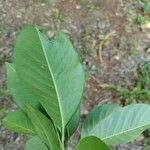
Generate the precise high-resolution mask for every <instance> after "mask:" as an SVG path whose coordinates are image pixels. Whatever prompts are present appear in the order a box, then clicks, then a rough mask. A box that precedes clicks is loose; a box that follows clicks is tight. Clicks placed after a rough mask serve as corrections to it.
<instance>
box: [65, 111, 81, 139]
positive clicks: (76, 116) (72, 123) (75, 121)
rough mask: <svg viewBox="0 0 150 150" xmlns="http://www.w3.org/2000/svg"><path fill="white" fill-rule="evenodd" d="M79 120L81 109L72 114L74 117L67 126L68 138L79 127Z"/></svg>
mask: <svg viewBox="0 0 150 150" xmlns="http://www.w3.org/2000/svg"><path fill="white" fill-rule="evenodd" d="M79 121H80V109H78V110H77V111H76V113H75V114H74V115H73V116H72V118H71V119H70V121H69V122H68V124H67V127H66V134H67V138H70V137H71V135H72V134H73V133H74V132H75V130H76V129H77V128H78V125H79Z"/></svg>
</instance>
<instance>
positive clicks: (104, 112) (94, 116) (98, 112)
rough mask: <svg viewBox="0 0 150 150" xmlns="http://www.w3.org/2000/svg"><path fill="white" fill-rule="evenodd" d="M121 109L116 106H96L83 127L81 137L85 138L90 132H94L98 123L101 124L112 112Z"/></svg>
mask: <svg viewBox="0 0 150 150" xmlns="http://www.w3.org/2000/svg"><path fill="white" fill-rule="evenodd" d="M119 109H121V107H119V106H118V105H116V104H102V105H99V106H96V107H95V108H94V109H93V110H92V111H91V112H90V113H89V115H88V116H87V118H86V120H85V121H84V123H83V127H82V130H81V137H82V138H83V137H85V136H86V134H88V132H90V130H92V128H93V126H95V125H96V124H97V123H100V122H101V121H102V120H103V119H105V118H106V117H108V116H109V115H110V114H111V113H112V112H114V111H117V110H119Z"/></svg>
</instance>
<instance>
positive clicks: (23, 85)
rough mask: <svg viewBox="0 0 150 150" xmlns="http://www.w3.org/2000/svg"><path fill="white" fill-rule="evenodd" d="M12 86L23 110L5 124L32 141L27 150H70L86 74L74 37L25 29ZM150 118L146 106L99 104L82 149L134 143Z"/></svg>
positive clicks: (10, 71)
mask: <svg viewBox="0 0 150 150" xmlns="http://www.w3.org/2000/svg"><path fill="white" fill-rule="evenodd" d="M147 81H148V82H147ZM145 83H146V85H149V80H147V79H145V80H142V82H141V86H142V85H143V84H144V85H145ZM7 84H8V88H9V90H10V92H11V94H12V96H13V100H14V101H15V102H16V104H17V106H18V108H17V110H15V111H14V112H11V113H9V114H8V115H7V116H6V117H5V118H4V119H3V121H2V122H3V125H4V126H5V127H6V128H8V129H10V130H12V131H14V132H18V133H24V134H25V133H26V134H30V135H31V136H32V137H31V138H30V139H29V140H28V141H27V143H26V145H25V150H33V149H37V150H64V149H65V148H66V147H65V146H66V145H67V143H68V141H69V138H70V137H71V135H72V134H73V133H74V132H75V130H76V129H77V127H78V124H79V119H80V109H79V106H80V103H81V99H82V93H83V89H84V71H83V69H82V65H81V63H80V60H79V57H78V55H77V53H76V52H75V50H74V48H73V46H72V44H71V42H70V40H69V39H68V37H67V36H66V35H64V34H63V33H57V34H56V36H55V39H54V40H53V41H49V40H48V39H47V38H46V37H45V35H43V34H42V33H41V32H40V31H39V29H38V28H37V27H27V28H25V29H24V30H23V31H22V32H21V33H20V35H19V36H18V38H17V40H16V42H15V47H14V55H13V64H7ZM149 113H150V106H149V105H146V104H139V105H129V106H127V107H124V108H121V107H119V106H117V105H114V104H104V105H99V106H97V107H96V108H95V109H94V110H93V111H92V112H91V113H90V114H89V116H88V117H87V119H86V120H85V122H84V124H83V127H82V133H81V140H80V141H79V144H77V146H76V149H77V150H84V149H85V148H86V149H87V150H92V149H93V148H94V149H95V150H96V149H102V150H108V149H109V148H108V146H106V144H108V145H114V144H120V143H125V142H128V141H131V140H133V139H135V138H136V137H137V136H138V135H139V134H140V133H141V132H142V131H144V130H145V129H147V128H148V127H150V117H149ZM101 140H102V141H101ZM65 143H66V145H65ZM105 143H106V144H105Z"/></svg>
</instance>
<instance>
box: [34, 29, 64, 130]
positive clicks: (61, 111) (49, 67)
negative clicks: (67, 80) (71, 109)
mask: <svg viewBox="0 0 150 150" xmlns="http://www.w3.org/2000/svg"><path fill="white" fill-rule="evenodd" d="M35 29H36V31H37V34H38V37H39V40H40V42H41V46H42V50H43V53H44V56H45V59H46V62H47V65H48V69H49V72H50V74H51V76H52V80H53V84H54V87H55V89H56V90H55V91H56V94H57V98H58V104H59V108H60V115H61V121H62V128H63V129H64V120H63V110H62V108H61V103H60V96H59V93H58V91H57V85H56V82H55V79H54V75H53V73H52V70H51V66H50V64H49V63H48V58H47V56H46V53H45V48H44V46H43V43H42V40H41V37H40V33H39V30H38V29H37V28H35Z"/></svg>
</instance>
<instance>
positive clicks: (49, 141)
mask: <svg viewBox="0 0 150 150" xmlns="http://www.w3.org/2000/svg"><path fill="white" fill-rule="evenodd" d="M34 112H35V111H34ZM35 114H36V113H35ZM35 117H36V118H37V121H38V122H39V125H40V126H41V128H42V130H43V133H44V134H45V135H46V138H47V140H48V143H49V144H50V148H52V145H51V140H50V139H49V136H48V135H47V132H45V128H44V126H43V124H41V121H40V120H39V117H38V116H37V115H35Z"/></svg>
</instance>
